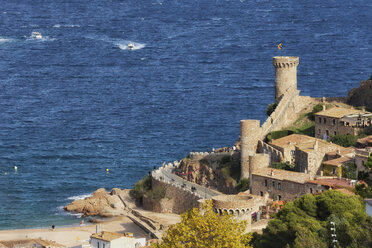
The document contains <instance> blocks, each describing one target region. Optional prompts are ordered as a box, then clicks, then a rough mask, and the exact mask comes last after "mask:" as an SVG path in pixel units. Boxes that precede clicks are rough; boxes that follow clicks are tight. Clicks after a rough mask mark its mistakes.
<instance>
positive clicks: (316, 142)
mask: <svg viewBox="0 0 372 248" xmlns="http://www.w3.org/2000/svg"><path fill="white" fill-rule="evenodd" d="M318 147H319V143H318V141H317V140H316V141H315V144H314V150H318Z"/></svg>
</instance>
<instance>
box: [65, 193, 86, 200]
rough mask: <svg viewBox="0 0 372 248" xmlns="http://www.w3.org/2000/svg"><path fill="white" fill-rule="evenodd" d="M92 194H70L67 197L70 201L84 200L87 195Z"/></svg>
mask: <svg viewBox="0 0 372 248" xmlns="http://www.w3.org/2000/svg"><path fill="white" fill-rule="evenodd" d="M90 196H92V194H84V195H75V196H70V197H68V198H67V199H68V200H70V201H75V200H83V199H85V198H87V197H90Z"/></svg>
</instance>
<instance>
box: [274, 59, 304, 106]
mask: <svg viewBox="0 0 372 248" xmlns="http://www.w3.org/2000/svg"><path fill="white" fill-rule="evenodd" d="M298 64H299V58H298V57H291V56H280V57H274V58H273V65H274V67H275V102H276V103H279V101H280V99H281V98H282V96H283V95H284V94H285V93H286V92H288V91H293V90H297V66H298Z"/></svg>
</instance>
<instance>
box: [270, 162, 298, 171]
mask: <svg viewBox="0 0 372 248" xmlns="http://www.w3.org/2000/svg"><path fill="white" fill-rule="evenodd" d="M270 168H275V169H279V170H287V171H295V165H294V164H287V163H272V164H271V165H270Z"/></svg>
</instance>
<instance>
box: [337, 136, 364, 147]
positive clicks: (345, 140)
mask: <svg viewBox="0 0 372 248" xmlns="http://www.w3.org/2000/svg"><path fill="white" fill-rule="evenodd" d="M357 139H358V137H357V136H354V135H348V134H337V135H333V136H331V138H330V141H332V142H333V143H335V144H337V145H340V146H343V147H349V146H355V144H356V141H357Z"/></svg>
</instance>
